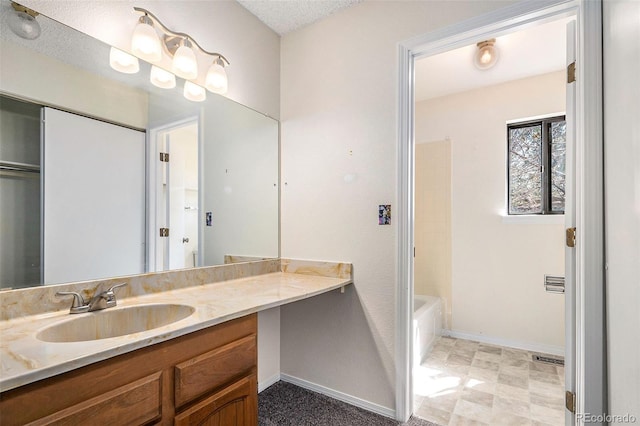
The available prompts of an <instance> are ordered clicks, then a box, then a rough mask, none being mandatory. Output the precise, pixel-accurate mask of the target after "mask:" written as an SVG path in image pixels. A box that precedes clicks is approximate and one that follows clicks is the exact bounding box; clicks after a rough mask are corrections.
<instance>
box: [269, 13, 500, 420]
mask: <svg viewBox="0 0 640 426" xmlns="http://www.w3.org/2000/svg"><path fill="white" fill-rule="evenodd" d="M507 4H509V3H507V2H501V1H493V2H477V1H455V2H450V1H429V2H383V1H367V2H363V3H360V4H358V5H356V6H354V7H351V8H349V9H345V10H343V11H340V12H339V13H336V14H334V15H332V16H330V17H329V18H327V19H325V20H323V21H320V22H318V23H316V24H314V25H311V26H309V27H307V28H304V29H302V30H300V31H296V32H293V33H291V34H287V35H285V36H284V37H283V38H282V46H281V53H282V64H281V73H282V80H281V81H282V90H281V106H282V108H281V119H282V175H283V182H286V183H287V184H286V186H283V192H282V237H281V238H282V255H283V257H292V258H310V259H319V260H340V261H348V262H353V264H354V281H355V285H354V286H353V287H352V288H349V289H348V290H347V291H346V292H345V293H344V294H340V293H339V292H335V293H329V294H325V295H322V296H318V297H315V298H311V299H309V300H306V301H302V302H297V303H294V304H291V305H289V306H285V307H283V308H282V309H281V339H282V344H281V351H282V358H281V368H282V372H283V373H284V374H289V375H292V376H295V377H298V378H301V379H304V380H306V381H308V382H312V383H315V384H318V385H321V386H324V387H326V388H330V389H333V390H336V391H339V392H343V393H346V394H348V395H351V396H354V397H357V398H360V399H361V400H365V401H366V402H369V403H373V404H377V407H378V408H380V407H382V408H386V409H389V410H391V414H392V410H393V408H394V405H395V400H394V398H395V363H394V353H395V348H394V345H395V317H396V314H395V309H396V286H397V283H396V245H397V244H396V239H397V228H396V223H397V221H396V216H395V215H393V211H394V210H392V224H391V225H390V226H379V225H378V221H377V215H378V205H379V204H392V209H393V208H394V207H396V203H397V149H398V146H397V145H398V142H397V136H396V131H397V122H396V121H397V120H396V108H397V82H398V75H397V60H398V55H397V45H398V43H399V42H401V41H403V40H407V39H409V38H411V37H414V36H417V35H421V34H424V33H427V32H429V31H432V30H435V29H437V28H440V27H443V26H447V25H450V24H453V23H455V22H458V21H462V20H465V19H467V18H470V17H472V16H475V15H479V14H482V13H484V12H487V11H490V10H493V9H497V8H500V7H501V6H505V5H507ZM354 174H355V175H356V178H355V180H352V181H351V183H348V182H347V181H345V175H354ZM347 180H349V179H347ZM372 408H375V407H372ZM387 413H389V411H387Z"/></svg>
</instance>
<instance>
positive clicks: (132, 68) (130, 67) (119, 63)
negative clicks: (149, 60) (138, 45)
mask: <svg viewBox="0 0 640 426" xmlns="http://www.w3.org/2000/svg"><path fill="white" fill-rule="evenodd" d="M109 65H111V68H113V69H114V70H116V71H120V72H123V73H125V74H135V73H137V72H138V71H140V63H139V62H138V58H136V57H135V56H133V55H130V54H128V53H127V52H123V51H122V50H120V49H116V48H115V47H112V48H111V50H110V51H109Z"/></svg>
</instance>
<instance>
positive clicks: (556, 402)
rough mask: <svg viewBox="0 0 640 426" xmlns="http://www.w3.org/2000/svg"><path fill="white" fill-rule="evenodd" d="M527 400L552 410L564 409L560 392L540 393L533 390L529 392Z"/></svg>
mask: <svg viewBox="0 0 640 426" xmlns="http://www.w3.org/2000/svg"><path fill="white" fill-rule="evenodd" d="M529 400H530V401H531V403H532V404H535V405H540V406H542V407H547V408H551V409H554V410H563V409H564V398H563V395H562V394H561V393H559V394H556V395H540V394H537V393H535V392H531V393H530V394H529Z"/></svg>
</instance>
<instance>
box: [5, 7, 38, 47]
mask: <svg viewBox="0 0 640 426" xmlns="http://www.w3.org/2000/svg"><path fill="white" fill-rule="evenodd" d="M7 20H8V24H9V28H11V31H13V32H14V33H15V34H16V35H17V36H19V37H22V38H24V39H27V40H35V39H37V38H38V37H40V32H41V31H40V24H39V23H38V21H36V18H34V17H33V16H31V15H29V14H28V13H25V12H19V11H15V13H12V14H11V15H9V17H8V19H7Z"/></svg>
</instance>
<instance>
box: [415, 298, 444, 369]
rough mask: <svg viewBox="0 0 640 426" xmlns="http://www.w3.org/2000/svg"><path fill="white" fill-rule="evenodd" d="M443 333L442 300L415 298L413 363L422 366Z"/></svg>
mask: <svg viewBox="0 0 640 426" xmlns="http://www.w3.org/2000/svg"><path fill="white" fill-rule="evenodd" d="M441 332H442V299H440V298H439V297H433V296H419V295H415V296H414V297H413V361H414V365H420V363H421V362H422V360H423V359H424V357H425V356H426V355H427V354H428V353H429V352H430V351H431V347H432V346H433V343H434V342H435V340H436V338H437V337H438V336H440V334H441Z"/></svg>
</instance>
